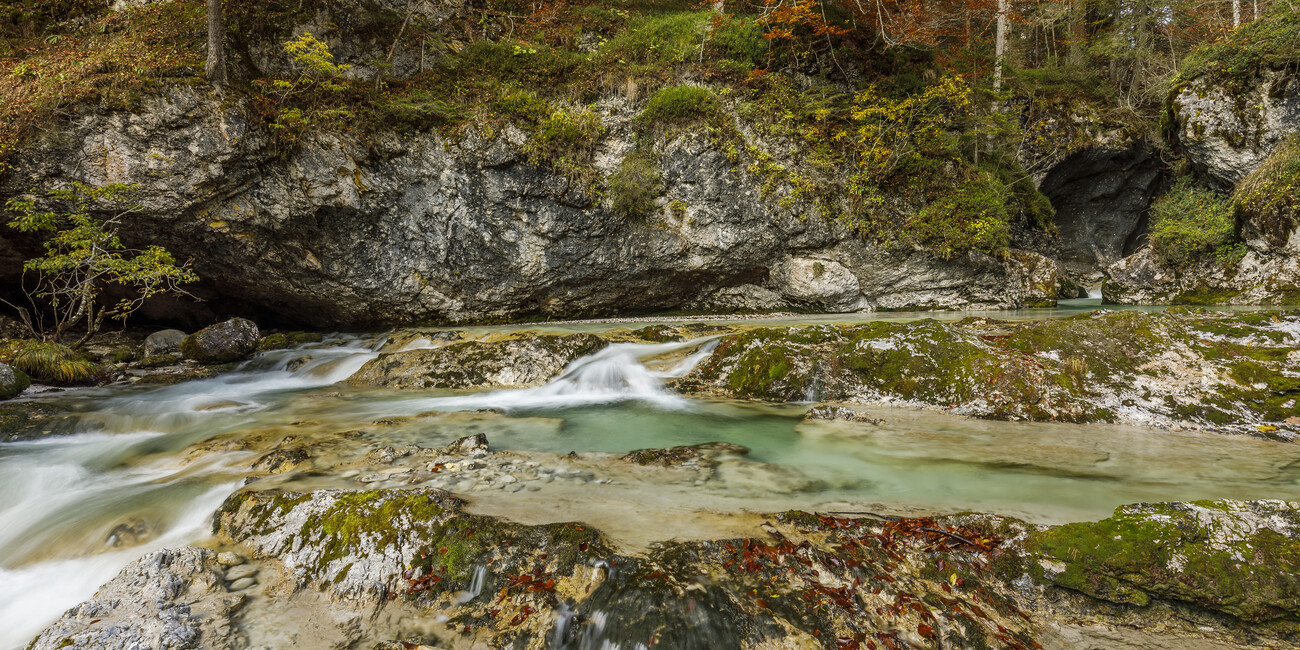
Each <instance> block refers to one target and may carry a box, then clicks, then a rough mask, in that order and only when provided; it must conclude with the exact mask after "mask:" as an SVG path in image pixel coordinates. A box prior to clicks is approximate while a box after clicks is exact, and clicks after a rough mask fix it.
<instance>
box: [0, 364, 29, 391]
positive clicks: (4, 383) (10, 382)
mask: <svg viewBox="0 0 1300 650" xmlns="http://www.w3.org/2000/svg"><path fill="white" fill-rule="evenodd" d="M31 385H32V380H31V379H30V378H28V376H27V373H24V372H23V371H21V370H19V369H17V368H15V367H13V366H11V365H9V364H7V363H0V399H9V398H10V397H13V396H14V395H17V394H18V393H21V392H23V391H25V390H27V387H28V386H31Z"/></svg>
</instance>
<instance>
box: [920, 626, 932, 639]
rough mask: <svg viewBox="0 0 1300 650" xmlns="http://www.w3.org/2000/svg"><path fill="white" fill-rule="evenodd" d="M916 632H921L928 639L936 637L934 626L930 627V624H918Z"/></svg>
mask: <svg viewBox="0 0 1300 650" xmlns="http://www.w3.org/2000/svg"><path fill="white" fill-rule="evenodd" d="M916 633H917V634H920V635H921V636H923V637H925V638H927V639H933V638H934V628H932V627H930V626H929V625H926V624H925V623H922V624H920V625H918V626H916Z"/></svg>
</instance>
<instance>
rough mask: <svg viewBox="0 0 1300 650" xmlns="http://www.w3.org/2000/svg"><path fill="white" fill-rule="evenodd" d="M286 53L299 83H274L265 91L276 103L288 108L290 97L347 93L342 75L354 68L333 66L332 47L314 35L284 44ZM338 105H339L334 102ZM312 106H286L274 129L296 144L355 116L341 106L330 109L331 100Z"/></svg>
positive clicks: (327, 95)
mask: <svg viewBox="0 0 1300 650" xmlns="http://www.w3.org/2000/svg"><path fill="white" fill-rule="evenodd" d="M282 47H283V49H284V52H285V53H286V54H288V55H289V56H291V57H293V62H294V67H295V68H297V69H298V71H299V75H298V78H297V79H294V80H287V79H275V80H272V81H271V82H270V83H269V84H266V87H267V88H268V89H269V91H270V94H271V95H273V96H275V97H276V98H277V103H279V104H281V105H285V104H286V103H287V102H288V100H289V99H290V98H291V97H294V96H296V95H303V94H306V93H312V94H315V95H317V96H321V95H324V96H326V97H329V96H330V95H335V94H338V93H341V92H343V91H346V90H347V89H348V87H347V86H346V85H345V84H343V83H341V80H342V78H343V74H344V73H346V72H347V71H348V69H349V68H350V67H351V66H348V65H346V64H344V65H340V64H336V63H334V55H333V54H332V53H330V50H329V46H328V45H326V44H325V42H324V41H321V40H320V39H318V38H316V37H315V36H313V35H312V33H311V32H306V33H304V34H302V35H301V36H299V37H297V38H294V39H291V40H288V41H285V42H284V44H283V45H282ZM335 101H339V100H337V99H335ZM324 103H325V104H326V105H320V104H321V102H317V103H312V104H309V105H308V106H305V107H304V106H284V107H283V108H281V109H280V113H279V115H278V116H277V117H276V119H275V121H273V122H272V123H271V128H272V129H275V130H277V131H283V132H285V133H287V134H290V135H289V137H290V139H291V140H292V141H297V140H298V139H299V138H301V137H302V135H303V134H305V133H307V132H310V131H312V130H315V129H319V128H324V127H327V126H339V125H341V124H342V123H343V122H344V121H346V120H348V119H349V118H351V117H352V116H353V113H352V111H351V110H349V109H348V108H346V107H345V106H342V105H330V104H332V103H334V102H330V101H329V99H326V100H324Z"/></svg>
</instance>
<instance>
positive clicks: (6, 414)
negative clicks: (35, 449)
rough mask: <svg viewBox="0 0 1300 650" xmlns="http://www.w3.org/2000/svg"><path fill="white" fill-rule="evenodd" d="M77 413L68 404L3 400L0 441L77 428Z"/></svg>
mask: <svg viewBox="0 0 1300 650" xmlns="http://www.w3.org/2000/svg"><path fill="white" fill-rule="evenodd" d="M77 422H78V420H77V417H76V416H75V415H73V414H72V413H70V412H69V411H68V409H67V408H65V407H62V406H59V405H57V404H53V403H50V402H43V401H28V400H19V401H12V402H6V403H4V404H0V441H4V442H16V441H19V440H37V439H40V438H44V437H46V436H57V435H67V434H70V433H76V432H77Z"/></svg>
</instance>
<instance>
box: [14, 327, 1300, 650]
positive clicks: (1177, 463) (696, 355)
mask: <svg viewBox="0 0 1300 650" xmlns="http://www.w3.org/2000/svg"><path fill="white" fill-rule="evenodd" d="M1069 311H1070V310H1069V309H1067V310H1065V312H1064V313H1069ZM1040 315H1041V312H1040ZM790 322H791V323H793V322H834V320H833V319H830V318H808V319H801V320H791V321H790ZM782 324H788V323H782ZM542 327H543V326H530V327H528V329H541V328H542ZM612 327H613V326H611V325H603V326H602V325H587V326H577V327H575V326H568V327H566V328H565V329H600V328H604V329H610V328H612ZM489 331H494V332H499V331H500V329H499V328H492V329H491V330H489V329H488V328H484V329H482V330H471V331H469V335H471V336H474V335H484V334H485V332H489ZM381 343H382V337H370V338H367V337H352V336H335V337H330V338H327V340H326V341H325V342H324V343H321V344H313V345H310V346H307V347H305V348H302V349H295V350H284V351H277V352H270V353H264V354H263V355H261V356H259V357H258V358H255V359H254V360H252V361H250V362H249V363H247V364H245V365H244V366H243V367H242V368H241V369H240V370H239V371H237V372H234V373H230V374H227V375H223V376H221V377H217V378H213V379H208V380H201V381H193V382H188V383H183V384H178V385H175V386H151V387H144V386H112V387H106V388H99V389H87V390H75V391H66V392H61V393H50V394H46V395H43V396H41V397H39V398H38V399H44V400H53V401H57V402H59V403H61V404H64V405H68V406H71V407H72V408H73V409H74V410H76V411H77V412H78V413H79V414H80V420H81V427H80V428H81V433H78V434H75V435H71V436H64V437H57V438H50V439H45V440H40V441H34V442H22V443H9V444H4V445H0V495H2V496H0V524H2V525H0V648H18V647H22V646H24V645H25V644H26V643H27V642H28V641H29V640H30V639H31V638H32V637H33V636H34V635H35V634H36V633H37V632H38V631H39V630H40V629H42V628H43V627H44V626H45V625H47V624H48V623H49V622H51V621H52V620H53V619H55V618H56V617H57V616H58V615H59V614H60V613H62V612H63V611H64V610H65V609H67V608H68V607H70V606H72V605H75V604H76V603H78V602H80V601H82V600H85V599H86V598H88V597H90V596H91V595H92V594H93V593H94V592H95V589H96V587H98V585H100V584H102V583H104V582H105V581H107V580H108V579H110V578H111V577H112V576H113V575H114V574H116V573H117V572H118V571H119V570H120V569H121V568H122V567H123V566H124V565H126V564H127V563H128V562H130V561H131V560H133V559H135V558H137V557H140V556H141V555H143V554H144V553H146V552H148V551H150V550H153V549H156V548H161V547H165V546H175V545H181V544H186V543H201V542H203V541H204V540H205V539H206V538H207V537H208V535H209V533H210V522H209V517H210V515H211V513H212V512H213V511H214V510H215V509H216V508H217V506H218V505H219V504H220V503H221V501H222V500H223V499H224V498H225V497H226V496H227V495H229V494H230V493H231V492H233V491H235V490H236V489H238V488H239V487H240V486H241V485H242V484H243V478H244V477H245V475H246V474H247V473H248V468H249V466H250V464H251V463H253V462H254V460H256V458H257V457H258V455H260V454H258V453H254V452H251V451H248V450H246V449H243V448H241V446H240V445H239V444H237V443H238V441H239V440H240V438H241V437H245V436H246V437H250V438H252V437H256V436H258V435H262V434H264V433H265V432H267V431H269V430H283V429H284V428H286V427H291V428H293V429H294V430H295V431H298V432H301V435H303V436H319V437H321V438H322V439H327V438H328V439H333V440H336V441H337V440H355V442H349V443H347V444H354V445H356V446H358V447H362V449H361V452H362V453H364V451H365V450H367V449H373V448H375V447H376V446H378V445H385V444H387V445H392V446H400V445H411V444H415V445H420V446H423V447H436V446H441V445H446V444H448V443H449V442H451V441H453V440H455V439H456V438H459V437H461V436H464V435H467V434H470V433H480V432H481V433H485V434H486V435H487V436H488V438H489V440H490V443H491V445H492V448H493V449H494V450H503V449H504V450H519V451H520V452H521V453H524V454H533V455H532V456H530V458H534V459H535V460H536V459H540V460H541V462H543V463H545V459H546V458H548V457H556V458H558V457H559V455H560V454H567V453H568V452H571V451H576V452H579V454H580V455H581V454H589V453H592V452H611V453H623V452H627V451H631V450H634V449H645V448H659V447H671V446H677V445H694V444H699V443H705V442H718V441H721V442H729V443H735V444H738V445H743V446H744V447H746V448H748V449H749V450H750V453H749V454H748V456H746V457H744V458H732V459H727V458H724V459H723V460H722V463H721V465H720V467H719V470H718V477H717V480H713V481H709V482H708V483H707V484H703V485H698V484H687V485H657V484H654V483H653V482H641V481H640V479H638V478H636V477H635V476H633V475H627V476H625V477H621V478H616V479H614V480H612V483H609V484H607V485H590V486H576V487H569V488H561V487H558V486H557V487H555V488H553V489H552V488H549V487H548V488H547V489H542V490H539V491H528V492H524V491H520V492H517V493H513V492H508V491H503V490H488V489H478V488H476V489H475V490H471V491H467V492H466V493H465V496H466V497H467V498H468V499H469V501H470V503H471V507H473V508H477V509H479V510H481V511H484V512H488V513H492V514H503V515H507V516H512V517H515V518H518V519H521V520H524V519H527V520H531V521H528V522H527V523H538V522H542V521H567V520H572V519H582V520H584V521H588V522H589V523H592V524H593V525H596V526H598V527H600V528H602V529H604V530H606V531H607V532H609V533H610V534H611V536H612V537H614V539H616V540H621V541H623V542H624V543H626V544H628V545H629V546H638V545H640V544H644V543H646V542H648V541H653V539H652V536H654V535H658V536H659V537H660V538H662V537H671V536H674V535H677V536H696V535H700V536H703V535H712V534H725V533H727V532H728V528H727V526H726V523H725V521H726V517H727V516H728V513H745V512H748V513H762V512H772V511H775V510H778V509H785V508H800V509H806V510H821V511H860V510H871V511H877V512H955V511H961V510H979V511H992V512H999V513H1003V514H1009V515H1015V516H1019V517H1023V518H1025V519H1028V520H1031V521H1035V522H1042V523H1059V522H1066V521H1078V520H1084V519H1099V518H1103V517H1105V516H1107V515H1108V514H1109V513H1110V511H1111V510H1112V509H1113V508H1114V507H1115V506H1117V505H1121V504H1126V503H1135V502H1143V501H1160V500H1180V501H1186V500H1192V499H1202V498H1238V499H1249V498H1281V499H1290V500H1300V447H1298V446H1295V445H1286V444H1277V443H1270V442H1267V441H1261V440H1256V439H1252V438H1246V437H1228V436H1223V435H1212V434H1202V433H1195V432H1170V431H1157V430H1148V429H1140V428H1134V427H1119V426H1107V425H1064V424H1023V423H1007V422H992V421H981V420H972V419H967V418H962V417H955V416H948V415H944V414H941V413H932V412H919V411H909V410H899V409H874V410H871V411H869V414H870V415H871V416H872V417H875V418H880V419H881V420H883V421H882V422H881V423H879V424H867V423H857V422H843V421H804V419H803V415H804V413H805V412H806V411H807V409H808V405H807V404H792V405H764V404H753V403H743V402H734V401H715V400H703V399H693V398H686V397H682V396H680V395H676V394H674V393H672V392H671V391H670V390H668V389H667V388H665V382H666V381H668V380H670V379H671V378H672V377H675V376H681V375H683V374H685V373H687V372H689V371H690V369H691V368H692V367H693V366H694V365H695V364H696V363H698V362H699V361H700V360H701V359H702V358H703V357H704V356H706V355H707V354H708V352H709V351H710V349H711V346H712V344H713V342H712V341H711V340H709V339H700V340H696V341H691V342H687V343H669V344H634V343H618V344H613V345H611V346H610V347H608V348H606V349H604V350H602V351H600V352H597V353H596V354H593V355H591V356H589V357H586V358H583V359H580V360H578V361H577V362H575V363H574V364H572V365H571V366H570V367H569V369H568V370H567V371H566V372H565V374H564V375H563V376H562V377H560V378H559V379H557V380H555V381H553V382H551V383H550V384H547V385H545V386H541V387H536V388H529V389H519V390H499V391H485V392H460V393H451V392H446V391H443V392H436V391H376V390H363V389H356V388H350V387H346V386H344V385H341V384H338V383H337V382H339V381H340V380H342V379H344V378H346V377H348V376H349V375H351V374H352V373H353V372H355V371H356V370H357V369H358V368H360V367H361V365H362V364H364V363H365V362H366V361H367V360H369V359H371V358H373V357H374V356H375V355H376V354H377V352H376V350H377V349H378V347H379V346H380V345H381ZM435 344H436V343H431V342H429V341H428V340H427V339H424V340H416V341H415V342H413V343H412V344H408V345H415V346H432V345H435ZM290 368H292V370H291V369H290ZM478 409H498V410H500V411H503V412H504V414H505V415H506V416H508V417H498V418H496V419H494V420H492V421H491V422H490V423H488V424H484V421H483V420H480V419H474V418H459V419H458V418H456V417H447V418H444V419H441V420H440V419H438V418H437V417H434V418H432V419H430V418H428V417H425V418H422V419H420V418H417V419H413V420H412V421H411V422H410V424H406V425H401V424H399V425H396V426H391V427H387V428H385V429H383V430H382V431H383V432H384V433H382V439H380V438H376V435H379V434H375V433H374V430H373V429H368V430H367V433H366V434H365V435H364V436H361V437H356V438H355V439H354V438H347V437H346V436H343V437H340V435H339V432H345V431H350V430H358V429H359V428H362V427H366V426H367V425H371V424H373V423H374V422H375V421H376V420H378V419H383V418H390V419H392V418H397V419H399V420H400V418H403V417H407V416H414V415H417V414H427V413H428V412H430V411H438V412H443V413H448V412H469V411H476V410H478ZM214 440H222V441H227V443H223V444H220V445H215V444H206V445H205V444H204V443H205V442H208V443H210V442H211V441H214ZM231 441H233V442H231ZM339 453H343V452H339ZM593 457H594V458H597V459H600V458H603V457H602V456H600V455H599V454H596V455H595V456H593ZM330 480H331V479H330V477H328V476H311V477H304V478H303V485H304V486H314V485H316V484H328V483H329V481H330ZM656 521H659V522H661V523H662V525H657V524H655V522H656ZM648 536H649V537H648Z"/></svg>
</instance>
